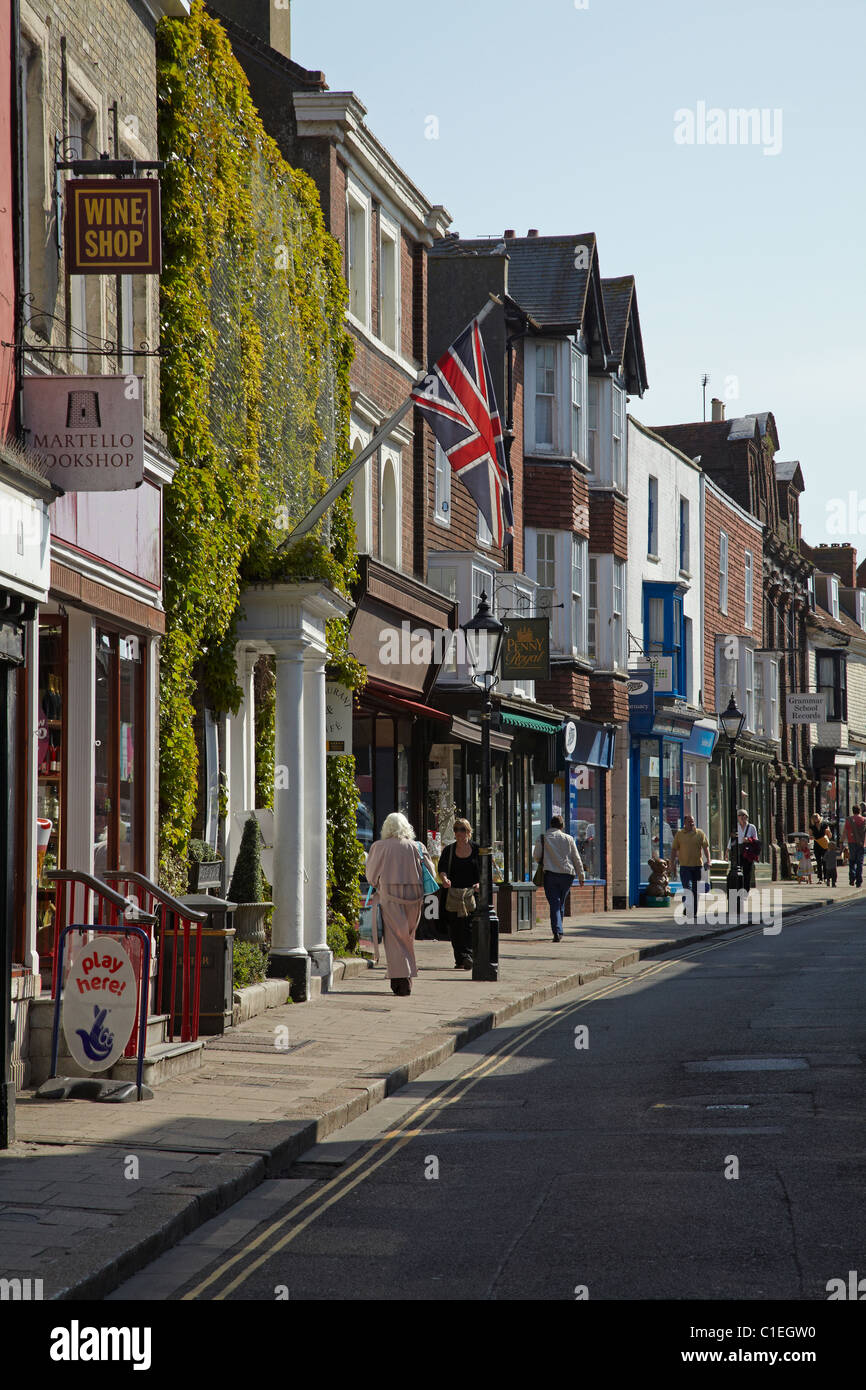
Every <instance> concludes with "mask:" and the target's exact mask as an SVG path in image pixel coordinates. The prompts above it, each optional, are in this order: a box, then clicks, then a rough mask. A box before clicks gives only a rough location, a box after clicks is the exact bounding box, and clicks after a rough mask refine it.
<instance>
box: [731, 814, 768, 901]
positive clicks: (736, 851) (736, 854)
mask: <svg viewBox="0 0 866 1390" xmlns="http://www.w3.org/2000/svg"><path fill="white" fill-rule="evenodd" d="M729 849H730V859H731V869H732V871H733V869H734V866H735V865H736V863H737V859H739V862H740V867H741V868H742V870H743V888H744V890H745V891H746V892H747V893H749V892H751V890H752V887H753V886H754V882H755V861H756V859H757V857H758V855H759V854H760V852H761V842H760V840H759V839H758V832H757V830H756V829H755V827H754V825H753V824H752V822H751V821H750V820H749V814H748V812H747V811H742V810H740V811H738V812H737V838H736V847H735V842H734V836H733V835H731V842H730V846H729Z"/></svg>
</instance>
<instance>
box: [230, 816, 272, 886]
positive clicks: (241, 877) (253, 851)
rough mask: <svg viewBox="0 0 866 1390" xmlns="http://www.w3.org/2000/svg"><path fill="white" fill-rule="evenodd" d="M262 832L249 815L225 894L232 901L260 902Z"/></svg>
mask: <svg viewBox="0 0 866 1390" xmlns="http://www.w3.org/2000/svg"><path fill="white" fill-rule="evenodd" d="M261 841H262V832H261V831H260V829H259V823H258V821H257V820H256V818H255V816H249V817H248V818H247V823H246V825H245V826H244V833H243V836H242V837H241V847H240V849H239V850H238V857H237V859H236V860H235V868H234V873H233V874H232V881H231V883H230V884H229V890H228V893H227V894H226V896H227V898H228V900H229V902H232V903H260V902H263V901H264V899H263V898H262V855H261Z"/></svg>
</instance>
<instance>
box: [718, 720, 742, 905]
mask: <svg viewBox="0 0 866 1390" xmlns="http://www.w3.org/2000/svg"><path fill="white" fill-rule="evenodd" d="M720 719H721V722H722V728H723V729H724V731H725V733H726V734H727V736H728V750H729V753H730V761H731V773H730V783H731V792H730V798H729V799H730V803H731V825H732V826H733V832H732V833H733V841H732V843H733V846H734V848H733V853H732V855H731V871H730V873H729V874H728V889H729V890H730V889H731V888H733V889H734V891H735V893H736V899H735V902H736V916H735V919H734V920H735V921H737V922H739V920H740V906H741V904H742V901H743V899H742V897H741V893H742V891H743V864H742V859H741V857H740V840H739V836H738V834H737V830H738V826H737V764H736V760H735V757H734V751H735V749H736V746H737V739H738V738H739V737H740V734H741V733H742V731H743V725H744V724H745V722H746V716H745V715H744V714H741V713H740V711H739V710H738V709H737V706H736V703H735V701H734V697H733V695H731V698H730V700H729V701H728V707H727V709H726V710H725V712H724V714H722V715H720ZM730 903H731V898H730V891H729V893H728V906H729V908H730ZM729 920H730V914H729Z"/></svg>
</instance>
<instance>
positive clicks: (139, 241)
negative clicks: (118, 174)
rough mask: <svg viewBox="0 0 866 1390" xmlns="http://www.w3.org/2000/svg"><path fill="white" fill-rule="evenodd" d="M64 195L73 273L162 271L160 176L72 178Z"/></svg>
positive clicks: (69, 262) (69, 266)
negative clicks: (155, 177)
mask: <svg viewBox="0 0 866 1390" xmlns="http://www.w3.org/2000/svg"><path fill="white" fill-rule="evenodd" d="M65 199H66V237H65V240H66V269H67V272H68V273H69V274H70V275H158V274H159V273H160V270H161V269H162V239H161V235H160V203H159V180H158V179H102V178H100V179H70V181H69V182H68V183H67V185H66V189H65Z"/></svg>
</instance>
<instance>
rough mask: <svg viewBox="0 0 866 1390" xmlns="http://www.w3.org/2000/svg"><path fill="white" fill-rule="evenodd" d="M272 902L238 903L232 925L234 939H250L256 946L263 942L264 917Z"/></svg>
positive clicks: (261, 944)
mask: <svg viewBox="0 0 866 1390" xmlns="http://www.w3.org/2000/svg"><path fill="white" fill-rule="evenodd" d="M272 907H273V903H238V905H237V908H236V910H235V915H234V917H233V919H232V926H233V927H234V929H235V933H236V935H235V940H236V941H251V942H253V944H254V945H256V946H264V944H265V939H266V938H265V918H266V916H267V915H268V913H269V912H270V910H271V908H272Z"/></svg>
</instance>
